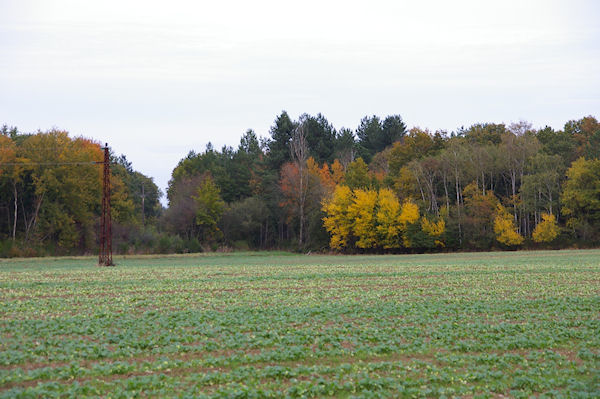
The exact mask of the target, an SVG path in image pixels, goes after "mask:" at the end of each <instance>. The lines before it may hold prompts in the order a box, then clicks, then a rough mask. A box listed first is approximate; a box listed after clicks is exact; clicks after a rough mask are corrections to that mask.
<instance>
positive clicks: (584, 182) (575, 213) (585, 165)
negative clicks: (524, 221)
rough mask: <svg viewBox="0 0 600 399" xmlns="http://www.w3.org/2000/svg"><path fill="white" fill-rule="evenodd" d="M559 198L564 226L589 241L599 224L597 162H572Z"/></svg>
mask: <svg viewBox="0 0 600 399" xmlns="http://www.w3.org/2000/svg"><path fill="white" fill-rule="evenodd" d="M560 199H561V203H562V213H563V215H565V216H566V217H567V226H568V227H571V228H572V229H573V230H574V231H576V232H577V233H578V234H579V236H580V237H581V238H583V240H589V239H590V238H591V236H592V235H593V234H594V233H596V232H597V230H598V227H596V226H598V222H600V159H593V160H587V159H585V158H579V159H578V160H576V161H575V162H573V164H572V165H571V167H570V168H569V169H568V170H567V181H566V182H565V184H564V186H563V191H562V194H561V197H560Z"/></svg>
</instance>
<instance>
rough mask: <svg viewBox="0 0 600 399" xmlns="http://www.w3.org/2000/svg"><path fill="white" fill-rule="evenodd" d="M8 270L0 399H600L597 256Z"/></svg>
mask: <svg viewBox="0 0 600 399" xmlns="http://www.w3.org/2000/svg"><path fill="white" fill-rule="evenodd" d="M116 261H117V263H118V266H117V267H114V268H100V267H97V266H95V265H94V263H95V259H93V258H73V259H33V260H26V259H20V260H11V261H8V260H7V261H1V262H0V398H8V397H10V398H13V397H17V398H19V397H27V398H34V397H86V396H101V397H113V398H114V397H172V396H175V397H210V398H213V397H214V398H261V397H273V398H280V397H292V398H295V397H329V396H331V397H341V398H349V397H365V398H370V397H393V398H396V397H407V398H418V397H439V398H451V397H467V398H503V397H531V396H533V397H544V398H550V397H552V398H554V397H577V398H592V397H594V398H598V397H600V251H598V250H591V251H554V252H550V251H548V252H503V253H471V254H436V255H398V256H324V255H323V256H321V255H318V256H316V255H314V256H306V255H292V254H286V253H244V254H222V255H195V256H164V257H127V258H116Z"/></svg>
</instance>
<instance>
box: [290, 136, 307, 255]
mask: <svg viewBox="0 0 600 399" xmlns="http://www.w3.org/2000/svg"><path fill="white" fill-rule="evenodd" d="M290 150H291V153H292V154H291V155H292V159H293V160H294V163H295V164H296V167H297V168H298V173H299V180H300V181H299V189H300V191H299V193H298V216H299V219H300V234H299V236H298V246H299V247H302V245H303V243H304V208H305V205H306V183H307V182H306V181H305V176H304V175H305V167H306V160H307V159H308V144H307V142H306V131H305V127H304V125H300V126H298V127H297V128H296V129H294V132H293V134H292V141H291V142H290Z"/></svg>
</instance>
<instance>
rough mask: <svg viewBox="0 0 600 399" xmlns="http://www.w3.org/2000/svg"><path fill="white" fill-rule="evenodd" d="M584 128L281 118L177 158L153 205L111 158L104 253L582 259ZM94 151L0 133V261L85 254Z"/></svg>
mask: <svg viewBox="0 0 600 399" xmlns="http://www.w3.org/2000/svg"><path fill="white" fill-rule="evenodd" d="M599 158H600V123H598V121H597V119H596V118H595V117H593V116H586V117H583V118H581V119H578V120H571V121H569V122H567V123H566V124H565V125H564V127H563V128H562V130H554V129H552V128H550V127H548V126H546V127H544V128H533V126H532V125H531V124H529V123H527V122H524V121H521V122H518V123H513V124H510V125H508V126H507V125H505V124H497V123H476V124H473V125H471V126H470V127H466V128H465V127H462V128H460V129H457V130H456V131H452V132H447V131H435V132H431V131H429V130H427V129H422V128H419V127H412V128H410V129H409V128H407V125H406V123H405V122H404V121H403V119H402V118H401V116H400V115H390V116H387V117H384V118H382V117H378V116H375V115H373V116H366V117H364V118H363V119H362V120H361V121H360V124H359V125H358V126H357V127H356V128H355V129H354V130H352V129H349V128H340V129H339V130H338V129H336V128H335V127H334V126H333V125H332V124H331V123H330V122H329V121H328V120H327V119H326V118H325V116H323V115H321V114H317V115H316V116H315V115H308V114H303V115H301V116H300V117H299V118H298V120H293V119H292V118H290V116H289V115H288V113H287V112H285V111H283V112H282V113H281V114H280V115H278V116H277V117H276V118H275V120H274V122H273V124H272V126H271V128H270V130H269V134H268V136H266V137H259V136H258V135H257V134H256V133H255V132H254V131H253V130H248V131H246V132H245V133H244V134H243V135H242V137H241V138H240V142H239V144H238V145H237V147H231V146H224V147H223V148H221V149H220V150H218V149H215V148H214V147H213V146H212V145H211V144H210V143H209V144H208V145H207V146H206V148H205V149H204V151H201V152H196V151H194V150H192V151H190V152H189V153H188V154H187V155H186V156H185V157H184V158H182V159H181V160H180V161H179V163H178V165H177V166H176V167H175V169H174V170H173V171H172V175H171V180H170V181H169V186H168V188H167V192H166V197H167V200H168V207H167V208H164V207H163V206H162V205H161V203H160V198H161V196H162V195H163V194H162V193H161V191H160V190H159V188H158V187H157V186H156V184H155V183H154V182H153V179H152V177H149V176H145V175H144V174H142V173H140V172H137V171H135V170H134V169H133V167H132V165H131V163H130V162H129V161H128V160H127V158H126V156H124V155H117V154H116V153H115V152H114V151H113V150H112V149H111V171H112V176H111V186H112V194H111V207H112V216H113V223H114V228H113V243H114V244H113V247H114V250H115V252H116V253H123V254H132V253H185V252H201V251H229V250H261V249H287V250H294V251H302V252H309V251H322V252H323V251H327V252H329V251H341V252H346V253H405V252H411V253H412V252H432V251H456V250H489V249H498V250H500V249H519V248H566V247H569V248H571V247H591V246H596V245H597V242H598V239H599V238H600V223H599V222H600V159H599ZM101 159H102V151H101V145H100V143H98V142H95V141H94V140H93V139H89V138H83V137H70V136H69V134H68V132H64V131H57V130H49V131H46V132H36V133H23V132H20V131H18V129H17V128H15V127H9V126H6V125H4V126H3V127H2V128H1V129H0V256H2V257H12V256H40V255H65V254H91V253H95V251H97V247H98V242H97V236H98V224H99V218H100V209H101V166H100V165H97V164H96V162H98V161H100V160H101Z"/></svg>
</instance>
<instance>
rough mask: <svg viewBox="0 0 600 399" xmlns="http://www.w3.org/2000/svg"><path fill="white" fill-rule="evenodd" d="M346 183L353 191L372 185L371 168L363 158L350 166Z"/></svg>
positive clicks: (347, 169)
mask: <svg viewBox="0 0 600 399" xmlns="http://www.w3.org/2000/svg"><path fill="white" fill-rule="evenodd" d="M344 182H345V184H346V185H347V186H348V187H350V188H351V189H357V188H367V187H369V186H370V185H371V177H370V176H369V167H368V166H367V164H366V163H365V161H363V159H362V158H358V159H357V160H356V161H354V162H351V163H350V164H349V165H348V167H347V168H346V176H345V180H344Z"/></svg>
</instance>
